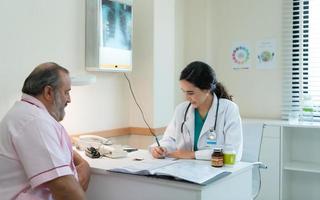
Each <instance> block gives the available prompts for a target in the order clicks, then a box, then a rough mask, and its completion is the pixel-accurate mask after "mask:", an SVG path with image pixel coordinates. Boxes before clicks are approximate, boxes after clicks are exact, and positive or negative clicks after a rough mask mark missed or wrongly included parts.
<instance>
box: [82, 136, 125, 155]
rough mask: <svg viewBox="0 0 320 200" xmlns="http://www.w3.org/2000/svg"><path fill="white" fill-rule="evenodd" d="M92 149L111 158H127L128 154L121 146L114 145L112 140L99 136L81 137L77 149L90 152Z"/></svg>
mask: <svg viewBox="0 0 320 200" xmlns="http://www.w3.org/2000/svg"><path fill="white" fill-rule="evenodd" d="M91 147H93V148H94V149H96V151H98V152H99V153H100V154H101V155H104V156H107V157H110V158H121V157H126V156H127V152H126V151H124V150H123V148H122V147H121V145H112V142H111V140H110V139H107V138H103V137H100V136H97V135H81V136H79V140H78V145H77V148H78V149H80V150H88V149H90V148H91Z"/></svg>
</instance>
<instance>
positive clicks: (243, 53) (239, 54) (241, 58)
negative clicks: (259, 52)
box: [232, 46, 250, 65]
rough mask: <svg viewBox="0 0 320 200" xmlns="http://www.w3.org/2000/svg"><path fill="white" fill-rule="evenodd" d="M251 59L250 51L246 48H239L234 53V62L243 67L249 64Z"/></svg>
mask: <svg viewBox="0 0 320 200" xmlns="http://www.w3.org/2000/svg"><path fill="white" fill-rule="evenodd" d="M249 57H250V54H249V49H248V48H247V47H245V46H238V47H236V48H234V50H233V51H232V60H233V62H234V63H236V64H239V65H242V64H245V63H247V62H248V60H249Z"/></svg>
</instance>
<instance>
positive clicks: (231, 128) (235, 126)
mask: <svg viewBox="0 0 320 200" xmlns="http://www.w3.org/2000/svg"><path fill="white" fill-rule="evenodd" d="M226 112H227V113H226V115H225V125H224V130H223V132H224V134H225V138H226V141H225V144H232V145H233V147H234V149H235V151H236V153H237V156H236V160H237V161H240V160H241V157H242V148H243V136H242V123H241V117H240V114H239V109H238V106H237V105H236V104H234V103H232V104H230V106H229V107H228V109H227V110H226Z"/></svg>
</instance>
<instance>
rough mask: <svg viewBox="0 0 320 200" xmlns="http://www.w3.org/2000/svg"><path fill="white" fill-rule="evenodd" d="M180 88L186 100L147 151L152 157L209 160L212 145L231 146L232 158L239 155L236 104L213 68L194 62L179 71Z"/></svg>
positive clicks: (239, 132)
mask: <svg viewBox="0 0 320 200" xmlns="http://www.w3.org/2000/svg"><path fill="white" fill-rule="evenodd" d="M180 87H181V90H182V91H183V92H184V93H185V96H186V100H187V101H185V102H183V103H181V104H180V105H178V106H177V107H176V110H175V113H174V116H173V119H172V120H171V122H170V124H169V125H168V127H167V129H166V131H165V132H164V135H163V138H162V139H161V140H160V147H159V146H157V144H153V145H151V147H150V152H151V154H152V156H153V157H154V158H163V157H164V156H168V157H173V158H182V159H202V160H210V159H211V154H212V152H213V148H214V147H215V146H223V145H226V144H228V145H232V146H233V148H234V150H235V151H236V160H238V161H239V160H240V159H241V155H242V142H243V141H242V126H241V118H240V114H239V110H238V106H237V105H236V104H235V103H234V102H232V99H231V96H230V95H229V94H228V93H227V91H226V89H225V88H224V86H223V85H222V84H221V83H219V82H217V79H216V75H215V72H214V70H213V69H212V68H211V67H210V66H209V65H208V64H206V63H203V62H199V61H195V62H192V63H190V64H189V65H187V66H186V67H185V68H184V69H183V71H182V72H181V74H180Z"/></svg>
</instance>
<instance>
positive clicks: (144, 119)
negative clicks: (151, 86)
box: [123, 73, 160, 147]
mask: <svg viewBox="0 0 320 200" xmlns="http://www.w3.org/2000/svg"><path fill="white" fill-rule="evenodd" d="M123 75H124V77H125V78H126V79H127V81H128V85H129V88H130V92H131V95H132V97H133V100H134V102H135V103H136V105H137V106H138V108H139V110H140V113H141V115H142V118H143V121H144V123H145V124H146V125H147V126H148V128H149V131H150V133H151V135H153V136H154V138H155V139H156V142H157V145H158V146H159V147H160V143H159V140H158V138H157V136H156V134H154V132H153V131H152V130H151V128H150V126H149V124H148V123H147V120H146V118H145V117H144V113H143V111H142V108H141V107H140V105H139V104H138V102H137V99H136V97H135V95H134V92H133V89H132V87H131V82H130V80H129V78H128V77H127V74H126V73H123Z"/></svg>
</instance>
